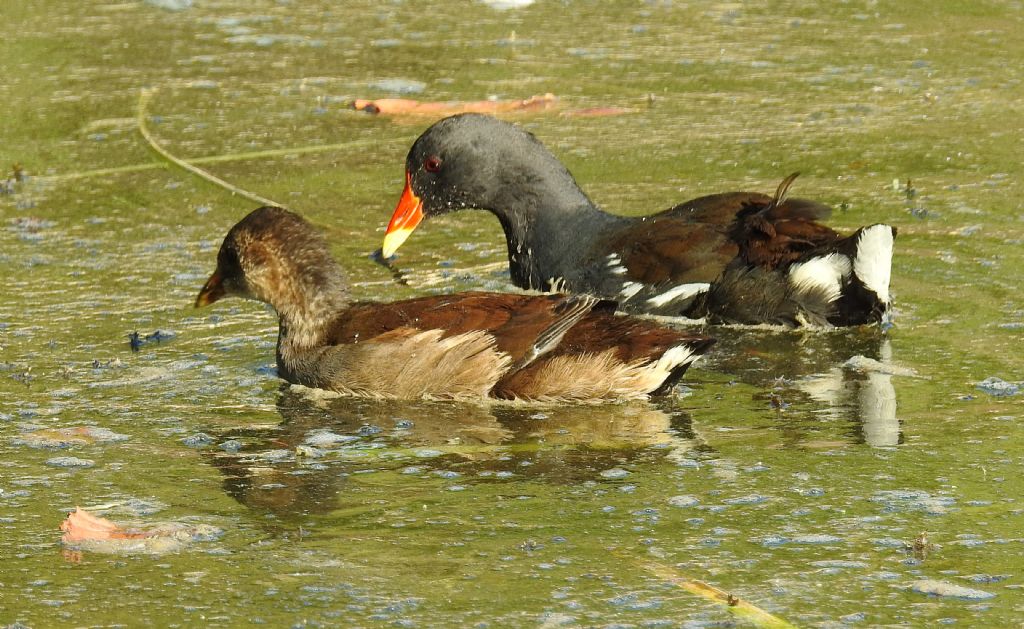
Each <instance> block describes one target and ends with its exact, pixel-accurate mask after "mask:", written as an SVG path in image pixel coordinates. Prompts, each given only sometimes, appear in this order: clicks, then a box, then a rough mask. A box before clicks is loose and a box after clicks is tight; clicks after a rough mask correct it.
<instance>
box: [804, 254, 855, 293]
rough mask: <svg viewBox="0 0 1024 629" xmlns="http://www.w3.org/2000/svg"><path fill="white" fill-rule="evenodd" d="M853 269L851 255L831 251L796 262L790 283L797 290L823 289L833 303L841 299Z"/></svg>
mask: <svg viewBox="0 0 1024 629" xmlns="http://www.w3.org/2000/svg"><path fill="white" fill-rule="evenodd" d="M851 270H852V265H851V264H850V258H849V256H845V255H843V254H841V253H830V254H828V255H824V256H821V257H820V258H812V259H810V260H808V261H807V262H801V263H798V264H794V265H793V266H792V267H790V270H789V283H790V285H791V286H792V287H793V288H794V289H796V290H797V291H809V290H820V291H823V292H824V294H825V295H826V297H827V300H828V301H829V302H830V303H831V302H833V301H835V300H837V299H839V296H840V295H841V294H842V290H843V283H844V281H845V280H846V279H847V278H848V277H849V276H850V271H851Z"/></svg>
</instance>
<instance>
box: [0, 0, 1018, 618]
mask: <svg viewBox="0 0 1024 629" xmlns="http://www.w3.org/2000/svg"><path fill="white" fill-rule="evenodd" d="M0 16H2V17H3V24H4V30H5V33H4V40H3V41H4V43H3V45H2V46H0V69H2V72H3V80H2V81H0V98H2V102H3V103H4V105H5V107H4V111H3V114H2V115H0V169H2V172H7V170H8V169H9V168H10V167H11V165H13V164H14V163H15V162H17V163H20V164H21V165H22V166H23V167H24V171H25V173H27V174H28V175H29V177H28V178H27V179H26V180H24V181H21V182H16V183H14V184H13V190H12V192H11V193H10V194H4V195H0V215H2V226H0V273H2V274H3V277H4V282H3V288H2V296H3V299H2V300H0V625H6V624H10V623H15V622H21V623H23V624H26V625H28V626H33V627H49V626H57V625H68V624H72V625H74V626H106V625H117V624H119V625H123V626H146V625H158V626H163V625H172V624H176V625H186V626H245V625H248V624H257V623H263V624H266V625H269V626H305V625H309V626H352V625H355V626H378V625H379V626H391V625H397V626H494V627H498V626H526V627H529V626H555V625H558V626H636V627H657V626H708V625H716V623H717V624H719V625H720V624H726V625H728V624H730V623H742V620H741V619H739V618H738V617H736V616H734V615H733V614H732V613H731V612H730V611H729V609H727V608H726V607H724V606H721V605H718V604H715V603H713V602H710V601H708V600H706V599H705V598H702V597H700V596H696V595H693V594H691V593H689V592H687V591H684V590H682V589H680V588H678V587H676V586H675V585H672V584H670V583H669V582H668V581H666V579H665V578H664V573H663V572H662V573H661V574H660V575H659V574H658V573H657V571H655V570H652V569H651V567H650V564H651V563H652V562H653V564H656V565H657V566H660V567H661V568H663V569H666V570H668V571H669V572H670V573H672V574H675V575H677V576H679V577H682V578H693V579H700V580H703V581H705V582H708V583H711V584H713V585H715V586H717V587H719V588H721V589H723V590H726V591H728V592H730V593H733V594H734V595H736V596H739V597H740V598H742V599H743V600H746V601H749V602H751V603H752V604H754V605H757V606H758V607H761V608H762V609H764V610H766V611H768V612H770V613H772V614H775V615H776V616H778V617H780V618H783V619H785V620H787V621H789V622H791V623H794V624H796V625H799V626H822V625H825V626H838V625H843V626H845V625H852V626H877V625H896V624H902V625H908V626H934V625H936V624H938V623H940V621H941V622H945V623H949V624H953V625H954V626H970V627H976V626H992V627H1004V626H1011V625H1013V626H1015V625H1017V624H1019V623H1020V622H1021V620H1022V619H1024V593H1022V591H1021V588H1022V587H1024V574H1022V569H1021V565H1022V563H1021V557H1022V555H1024V548H1022V545H1024V540H1022V537H1024V534H1022V530H1024V503H1022V502H1021V500H1022V498H1024V491H1022V489H1024V486H1022V481H1021V468H1022V464H1024V454H1022V452H1024V450H1022V446H1024V430H1022V428H1021V424H1022V420H1024V413H1022V412H1021V411H1022V408H1021V403H1020V399H1021V396H1020V395H1018V396H1008V397H996V396H993V395H990V394H988V393H986V392H984V391H981V390H979V389H977V388H976V385H977V384H978V383H979V382H981V381H982V380H984V379H986V378H988V377H998V378H1001V379H1003V380H1006V381H1009V382H1019V381H1020V380H1021V379H1024V375H1022V373H1021V372H1022V369H1024V359H1022V358H1021V356H1020V348H1021V336H1022V334H1024V304H1022V301H1021V298H1020V292H1019V290H1020V286H1021V281H1020V279H1019V277H1020V268H1021V267H1022V266H1024V253H1022V251H1024V249H1022V243H1024V222H1022V216H1024V208H1022V202H1021V199H1022V198H1024V194H1022V190H1021V177H1022V175H1024V168H1022V159H1021V155H1022V154H1021V149H1020V138H1021V137H1022V136H1024V128H1022V127H1024V111H1022V109H1024V105H1022V103H1024V86H1022V84H1021V80H1022V74H1024V69H1022V66H1021V64H1020V63H1019V60H1020V59H1021V58H1022V57H1024V41H1022V39H1021V37H1020V33H1021V32H1024V6H1022V5H1021V3H1019V2H959V1H956V0H945V1H942V2H887V1H877V2H876V1H871V2H866V1H865V2H842V3H831V4H822V5H820V6H815V5H810V4H807V3H800V2H771V3H761V4H757V5H753V4H747V3H743V4H741V3H731V4H725V3H721V4H711V3H702V2H658V1H651V2H601V3H598V2H579V1H567V2H554V1H549V0H541V1H540V2H538V3H536V4H535V5H533V6H530V7H527V8H523V9H515V10H512V11H504V12H503V11H497V10H494V9H492V8H490V7H488V6H486V5H484V4H482V3H478V2H458V3H455V2H452V3H440V2H438V3H432V2H401V1H389V2H345V3H326V2H287V1H284V0H282V1H280V2H268V1H262V0H257V1H256V2H242V1H240V0H221V1H217V2H206V1H203V0H196V2H195V5H194V6H192V7H189V8H186V9H184V10H181V11H171V10H167V9H163V8H159V7H158V6H154V5H152V4H147V3H144V2H126V3H111V4H101V3H92V2H83V3H72V2H54V1H51V2H45V1H44V2H30V3H13V2H7V3H5V4H4V7H3V9H2V10H0ZM386 81H391V83H383V84H382V82H386ZM396 81H397V83H396ZM413 81H416V82H419V83H420V84H422V85H421V87H422V91H420V92H418V93H415V94H412V95H411V96H412V97H414V98H421V99H423V100H477V99H482V98H486V97H488V96H492V95H493V96H497V97H499V98H508V99H519V98H526V97H529V96H531V95H534V94H543V93H545V92H551V93H554V94H555V95H557V96H558V97H559V98H560V99H561V103H562V109H561V110H560V111H556V112H549V113H544V114H520V115H518V116H512V118H514V119H516V120H517V121H519V122H520V123H521V124H523V125H525V126H527V127H528V128H529V129H530V130H531V131H533V132H534V133H535V134H537V135H538V137H540V138H541V139H542V140H543V141H544V142H545V143H546V144H547V145H548V146H550V147H551V148H552V149H553V150H554V151H555V152H556V153H557V154H558V155H559V157H560V158H562V159H563V160H564V161H565V162H566V163H567V164H568V165H569V167H570V168H571V169H572V170H573V172H574V173H575V175H576V177H577V179H578V180H579V182H580V183H581V185H582V186H583V187H584V188H585V189H586V190H587V192H588V193H589V194H590V195H591V196H592V198H594V199H595V200H596V201H597V202H598V203H600V204H601V205H602V206H603V207H605V208H606V209H609V210H611V211H615V212H620V213H634V214H639V213H645V212H651V211H655V210H658V209H662V208H664V207H668V206H669V205H671V204H673V203H674V202H678V201H680V200H684V199H687V198H690V197H693V196H697V195H699V194H705V193H711V192H717V191H722V190H728V189H754V190H761V191H766V192H770V191H772V190H774V188H775V186H776V185H777V184H778V182H779V181H780V180H781V178H782V177H784V176H785V175H786V174H788V173H789V172H792V171H796V170H799V171H801V172H802V175H801V177H800V179H799V180H798V181H797V184H796V188H795V192H794V194H799V195H804V196H809V197H812V198H818V199H822V200H824V201H827V202H829V203H831V204H833V205H834V206H835V207H837V208H840V209H839V210H837V212H836V213H835V215H834V217H833V219H832V222H833V223H834V224H835V225H836V226H838V227H841V228H844V229H852V228H855V227H856V226H858V225H861V224H865V223H871V222H876V221H885V222H888V223H891V224H893V225H896V226H897V227H898V228H899V230H900V236H899V238H898V240H897V251H896V257H895V260H894V265H893V292H894V294H895V298H896V301H897V312H896V313H895V317H894V327H892V328H891V329H889V330H888V331H886V332H885V333H884V334H883V333H881V332H880V331H878V330H849V331H839V332H832V333H822V334H798V333H776V332H765V331H752V330H736V329H725V330H712V333H713V334H715V335H717V336H719V337H721V338H722V342H721V343H720V345H719V347H717V348H716V349H717V351H716V354H715V356H714V357H713V358H712V359H711V360H708V361H707V362H705V363H703V364H701V366H700V367H699V368H695V369H693V370H692V371H691V372H690V374H688V376H687V379H686V387H687V389H686V390H684V391H681V392H680V394H679V395H678V396H676V397H674V398H671V399H668V400H665V401H661V402H658V403H656V404H651V405H628V406H606V407H562V408H551V407H547V408H536V407H524V406H514V405H511V406H510V405H499V406H493V407H485V406H474V405H461V406H460V405H451V404H427V403H398V402H369V401H358V400H333V401H323V400H312V399H310V398H309V397H308V396H306V395H304V394H302V393H301V392H295V391H291V390H288V389H287V388H282V387H281V385H280V382H279V381H278V380H277V379H276V377H275V376H274V373H273V344H274V341H275V333H276V327H275V322H274V319H273V316H272V314H271V313H269V312H268V311H267V310H266V309H264V308H263V307H261V306H259V305H258V304H253V303H245V302H238V301H227V302H222V303H218V304H217V305H216V306H215V307H213V308H210V309H208V310H202V311H195V310H193V309H192V308H191V303H192V300H193V299H194V297H195V294H196V292H197V291H198V289H199V287H200V286H201V285H202V283H203V281H204V279H205V277H206V276H207V274H208V273H209V272H211V271H212V268H213V263H214V257H215V251H216V247H217V246H219V242H220V239H221V238H222V236H223V234H224V233H225V231H226V230H227V228H228V227H230V226H231V225H232V224H233V223H234V222H235V221H237V220H238V219H239V218H240V217H241V216H243V215H244V214H245V213H246V212H248V211H249V210H250V209H252V207H253V204H252V202H250V201H247V200H245V199H242V198H240V197H238V196H232V195H231V194H229V193H227V192H225V191H224V190H222V189H221V188H218V187H216V186H213V185H211V184H208V183H206V182H204V181H202V180H200V179H198V178H196V177H194V176H192V175H190V174H188V173H186V172H184V171H182V170H180V169H177V168H174V167H172V166H170V165H169V164H167V162H165V161H164V160H162V159H160V158H159V157H157V156H156V155H155V154H154V153H153V152H152V151H151V150H150V149H149V148H148V147H147V145H146V143H145V142H144V141H143V140H142V138H141V137H140V135H139V134H138V132H137V129H136V121H135V115H136V108H137V104H138V99H139V93H140V90H141V89H142V88H152V89H155V92H154V93H153V97H152V100H151V102H150V104H149V106H148V111H147V113H146V120H147V123H148V124H149V126H150V128H151V129H152V131H153V133H154V135H155V136H156V138H157V139H158V140H159V141H160V142H161V143H162V144H163V145H164V146H166V147H167V148H168V149H169V150H170V151H171V152H172V153H174V154H175V155H178V156H180V157H183V158H187V159H189V160H193V161H197V162H200V163H202V164H203V166H204V167H205V168H208V169H209V170H210V171H212V172H214V173H215V174H216V175H218V176H220V177H222V178H223V179H225V180H227V181H230V182H231V183H232V184H235V185H237V186H240V187H242V188H244V189H247V190H252V191H254V192H257V193H259V194H261V195H263V196H266V197H269V198H271V199H274V200H276V201H278V202H280V203H284V204H287V205H289V206H290V207H292V208H294V209H296V210H299V211H301V212H302V213H304V214H305V215H307V216H308V217H310V218H311V219H312V220H314V221H315V222H316V223H317V224H318V225H320V226H322V227H323V228H324V229H325V230H326V231H327V232H328V234H329V236H330V239H331V242H332V245H333V247H334V251H335V253H336V254H337V255H338V257H339V259H341V260H342V262H343V264H344V266H345V267H346V268H347V269H348V271H349V273H350V275H351V277H352V279H353V282H354V284H355V289H354V290H355V293H356V294H357V296H358V297H360V298H366V299H395V298H400V297H406V296H411V295H415V294H421V293H423V292H430V291H439V290H451V289H452V288H459V289H462V288H481V287H483V288H489V289H499V290H506V289H509V286H508V283H507V278H506V275H505V274H504V269H503V265H502V264H501V263H502V262H503V261H504V257H505V254H504V249H503V247H504V241H503V239H502V237H501V236H500V233H499V230H498V224H497V222H496V221H495V220H494V219H493V218H492V217H490V216H488V215H484V214H482V213H462V214H460V215H457V216H452V217H447V218H445V219H442V220H436V221H432V222H430V223H427V224H425V225H424V226H423V227H422V228H421V230H419V231H418V232H417V233H416V234H415V235H414V236H413V238H412V239H410V240H409V241H408V242H407V243H406V244H405V246H404V247H403V249H402V251H401V256H400V258H399V260H398V266H399V268H400V269H402V270H403V271H404V272H406V273H407V274H408V279H409V284H408V285H406V286H402V285H398V284H396V283H395V282H394V281H393V280H392V276H391V273H390V272H389V271H388V270H387V269H384V268H382V267H380V266H377V265H375V264H373V263H372V262H371V261H370V260H369V259H368V257H367V256H368V254H369V253H370V252H371V251H372V250H373V249H375V248H376V247H378V246H379V244H380V240H381V237H382V233H383V230H382V228H383V225H384V224H385V223H386V221H387V219H388V217H389V216H390V212H391V210H392V209H393V207H394V203H395V202H396V200H397V196H398V193H399V192H400V190H401V186H402V184H403V168H402V167H403V160H404V155H405V151H406V150H407V148H408V145H409V144H410V143H411V141H412V140H413V139H414V138H415V137H416V135H418V133H419V132H420V131H422V129H423V128H425V127H426V125H427V124H429V122H430V119H423V118H420V119H412V120H396V119H388V118H384V117H372V116H368V115H365V114H360V113H356V112H353V111H351V110H349V109H347V108H346V106H345V103H346V101H347V100H349V99H351V98H354V97H385V96H394V95H396V94H395V93H394V91H393V88H394V87H396V86H397V87H403V86H407V87H411V88H414V89H417V88H418V87H420V86H418V84H415V83H411V82H413ZM389 85H390V88H389ZM389 89H392V91H389ZM594 106H616V107H627V108H631V109H633V110H634V111H633V112H632V113H629V114H626V115H621V116H616V117H603V118H586V117H574V116H570V115H565V112H567V111H568V110H571V109H577V108H584V107H594ZM108 169H113V170H108ZM6 177H7V175H4V176H3V177H0V180H2V179H6ZM894 180H897V185H895V186H894V183H893V182H894ZM908 180H909V186H908ZM157 330H159V331H161V332H162V333H163V334H164V335H166V336H167V337H169V338H164V339H163V340H161V341H160V342H157V341H156V340H151V341H150V342H147V343H144V344H143V345H142V346H141V348H140V351H138V352H134V353H133V352H132V351H131V348H130V345H129V341H128V335H129V334H130V333H132V332H134V331H138V332H139V333H140V334H141V335H142V337H145V336H146V335H149V334H153V333H154V332H156V331H157ZM854 356H864V357H867V358H871V359H875V360H878V361H881V362H882V363H883V364H884V365H887V367H884V368H883V371H877V370H875V371H871V372H868V373H865V372H863V371H858V370H856V369H851V368H844V367H843V365H844V364H846V363H847V361H848V360H849V359H850V358H851V357H854ZM885 370H888V371H889V372H894V373H886V372H885ZM911 370H912V373H913V374H915V375H910V374H911ZM83 426H92V427H98V428H105V429H108V430H110V431H113V432H115V433H118V434H121V435H124V436H125V437H127V439H124V440H121V441H116V442H110V443H93V444H77V445H74V444H73V445H71V447H69V448H66V449H63V450H53V449H45V448H37V447H31V446H30V445H26V443H25V442H26V440H27V436H30V435H31V432H32V431H33V430H39V429H61V428H73V427H83ZM323 430H329V431H331V432H330V435H333V437H332V438H336V442H335V443H334V444H332V445H330V446H325V447H322V448H320V449H319V451H317V450H310V449H309V448H308V447H306V444H307V442H308V440H309V439H311V438H312V439H316V438H318V437H319V438H322V437H324V435H325V434H327V433H324V432H322V431H323ZM199 433H204V434H205V435H208V437H209V443H206V444H205V445H203V444H202V443H201V444H199V445H187V444H186V443H185V441H184V440H189V439H190V438H194V437H196V436H197V435H198V434H199ZM28 440H29V441H30V439H28ZM200 441H202V440H200ZM232 441H234V442H237V444H234V445H237V446H240V447H241V449H240V450H238V451H237V452H235V451H233V450H234V448H233V447H232V443H231V442H232ZM225 444H227V445H225ZM297 452H300V453H305V454H306V455H307V456H302V455H297ZM308 455H313V456H308ZM316 455H320V456H316ZM62 456H63V457H68V456H70V457H77V458H78V459H84V460H89V461H92V462H93V463H94V465H93V466H92V467H88V468H81V469H78V468H66V467H55V466H54V464H53V462H51V463H50V464H48V463H47V461H50V460H51V459H53V458H54V457H62ZM76 505H81V506H83V507H95V506H100V505H107V506H109V507H110V508H109V509H108V510H106V511H104V513H106V514H107V515H108V517H110V518H112V519H114V520H117V521H121V522H135V521H141V522H149V523H152V522H178V523H186V524H204V525H210V526H214V527H217V528H218V529H220V530H221V531H222V533H221V534H220V535H216V536H213V538H212V539H208V540H197V541H195V542H193V543H192V544H190V545H188V546H187V547H186V548H184V549H182V550H180V551H179V552H175V553H170V554H166V555H161V556H155V557H154V556H147V555H138V554H104V553H97V552H85V553H83V554H82V555H81V556H80V557H77V558H75V557H74V556H65V554H64V553H62V548H61V545H60V533H59V531H58V529H57V527H58V525H59V523H60V522H61V520H62V519H63V518H64V516H65V514H66V512H67V511H68V510H69V509H72V508H74V507H75V506H76ZM922 532H927V537H928V540H929V544H930V545H929V546H927V547H926V548H925V550H924V551H923V552H917V553H915V552H912V551H910V550H907V549H906V548H905V547H904V545H905V544H910V543H912V542H913V541H914V540H915V539H916V538H918V536H919V535H920V534H921V533H922ZM921 581H942V582H947V583H949V584H954V585H958V586H963V587H967V588H971V589H973V590H977V591H980V592H985V593H989V594H993V595H994V597H992V598H988V599H981V598H956V597H948V596H947V597H937V596H930V595H927V594H924V593H921V592H919V591H916V590H915V586H914V584H915V583H918V582H921ZM917 589H921V588H920V586H918V587H917ZM716 626H718V625H716Z"/></svg>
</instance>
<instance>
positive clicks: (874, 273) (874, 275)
mask: <svg viewBox="0 0 1024 629" xmlns="http://www.w3.org/2000/svg"><path fill="white" fill-rule="evenodd" d="M853 272H854V273H856V274H857V277H859V278H860V281H862V282H864V285H865V286H867V287H868V288H870V289H871V290H873V291H874V292H875V294H876V295H878V299H879V300H881V301H882V303H884V304H887V303H889V275H890V273H891V272H892V228H891V227H889V226H888V225H872V226H871V227H868V228H866V229H864V231H862V232H861V233H860V239H859V240H858V241H857V257H856V258H854V260H853Z"/></svg>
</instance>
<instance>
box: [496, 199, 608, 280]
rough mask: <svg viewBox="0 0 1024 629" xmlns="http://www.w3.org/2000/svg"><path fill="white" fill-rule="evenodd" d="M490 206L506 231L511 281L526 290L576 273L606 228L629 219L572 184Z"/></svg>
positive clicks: (565, 278) (567, 277)
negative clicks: (606, 208) (596, 202)
mask: <svg viewBox="0 0 1024 629" xmlns="http://www.w3.org/2000/svg"><path fill="white" fill-rule="evenodd" d="M497 207H500V208H501V209H492V210H491V212H493V213H494V214H495V215H496V216H497V217H498V220H499V221H500V222H501V227H502V229H503V230H504V231H505V240H506V242H507V245H508V265H509V272H510V273H511V276H512V282H513V283H514V284H515V285H516V286H518V287H520V288H525V289H528V290H530V289H532V290H553V287H552V284H554V283H557V282H559V281H561V282H564V281H565V280H567V279H569V278H571V277H572V276H573V275H574V274H576V273H577V272H578V271H579V269H580V266H581V265H582V264H583V263H584V262H585V261H586V260H585V258H586V256H587V253H588V252H589V251H590V250H591V248H592V247H593V245H594V243H595V241H596V240H597V239H598V238H599V237H600V236H601V235H602V234H604V233H606V231H607V229H608V228H609V227H611V226H613V225H617V224H619V223H620V222H623V221H625V220H628V219H625V218H624V217H620V216H614V215H611V214H607V213H605V212H603V211H601V210H600V209H598V208H597V207H596V206H595V205H594V204H593V203H592V202H591V201H590V199H588V198H587V196H586V195H585V194H584V193H583V191H582V190H580V189H579V188H578V187H576V185H575V183H573V186H572V190H571V191H565V190H564V189H563V190H562V191H559V193H557V194H549V195H546V196H545V195H529V196H526V197H523V196H519V197H515V198H508V199H505V200H504V204H503V205H501V206H497Z"/></svg>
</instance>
